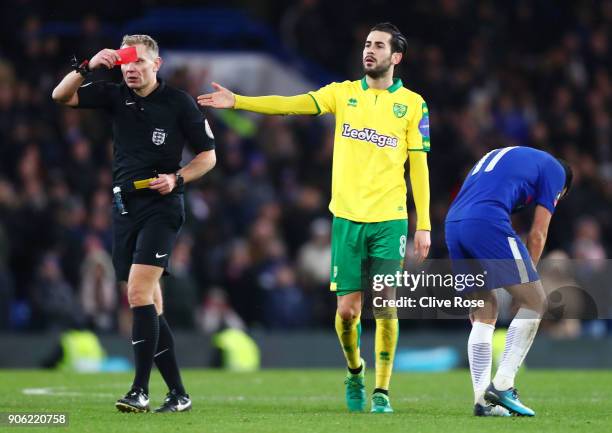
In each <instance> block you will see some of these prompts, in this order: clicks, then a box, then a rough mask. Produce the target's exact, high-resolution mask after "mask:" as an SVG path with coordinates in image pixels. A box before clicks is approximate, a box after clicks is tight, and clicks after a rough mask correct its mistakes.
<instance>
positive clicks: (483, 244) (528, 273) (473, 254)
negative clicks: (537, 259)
mask: <svg viewBox="0 0 612 433" xmlns="http://www.w3.org/2000/svg"><path fill="white" fill-rule="evenodd" d="M446 245H447V247H448V252H449V255H450V259H451V262H452V267H453V272H454V273H455V274H466V275H467V274H482V275H483V276H484V277H482V278H480V281H482V280H484V284H481V285H479V284H474V285H471V286H468V287H465V288H464V289H463V290H461V291H462V292H470V291H475V290H493V289H497V288H500V287H508V286H512V285H516V284H523V283H527V282H533V281H537V280H539V279H540V277H539V276H538V272H537V271H536V270H535V267H534V266H533V261H532V260H531V256H530V255H529V252H528V251H527V247H525V244H523V242H522V241H521V239H520V238H519V237H518V235H517V234H516V233H515V232H514V229H513V228H512V226H511V225H510V223H492V222H489V221H485V220H462V221H447V222H446Z"/></svg>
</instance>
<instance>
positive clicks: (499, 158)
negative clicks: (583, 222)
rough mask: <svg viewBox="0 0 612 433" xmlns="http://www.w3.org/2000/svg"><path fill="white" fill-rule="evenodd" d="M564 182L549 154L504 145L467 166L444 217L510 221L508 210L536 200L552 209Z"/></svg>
mask: <svg viewBox="0 0 612 433" xmlns="http://www.w3.org/2000/svg"><path fill="white" fill-rule="evenodd" d="M564 186H565V170H564V169H563V166H562V165H561V164H560V163H559V161H557V160H556V159H555V158H554V157H553V156H551V155H550V154H548V153H546V152H543V151H541V150H537V149H534V148H531V147H522V146H515V147H504V148H501V149H495V150H492V151H491V152H489V153H487V154H486V155H485V156H483V157H482V159H481V160H480V161H478V163H477V164H476V165H475V166H474V167H473V168H472V169H471V170H470V172H469V173H468V175H467V178H466V179H465V181H464V182H463V186H462V187H461V190H460V191H459V194H458V195H457V197H456V198H455V200H454V201H453V204H452V205H451V208H450V210H449V212H448V215H447V216H446V221H461V220H465V219H485V220H493V221H495V220H498V221H500V222H501V221H506V222H507V221H509V220H510V214H511V213H512V212H513V211H516V210H518V209H520V208H523V207H525V206H529V205H531V204H539V205H542V206H544V207H545V208H546V209H548V210H549V211H550V212H551V213H554V211H555V206H556V205H557V200H559V197H560V195H561V191H562V190H563V187H564Z"/></svg>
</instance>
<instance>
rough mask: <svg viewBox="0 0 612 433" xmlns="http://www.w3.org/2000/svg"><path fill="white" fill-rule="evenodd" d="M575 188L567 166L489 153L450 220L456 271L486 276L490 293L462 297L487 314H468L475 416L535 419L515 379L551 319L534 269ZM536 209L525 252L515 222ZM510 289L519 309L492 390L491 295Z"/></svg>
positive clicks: (481, 290)
mask: <svg viewBox="0 0 612 433" xmlns="http://www.w3.org/2000/svg"><path fill="white" fill-rule="evenodd" d="M571 183H572V171H571V168H570V167H569V165H567V163H565V162H564V161H562V160H558V159H555V158H554V157H553V156H551V155H550V154H548V153H546V152H543V151H541V150H537V149H533V148H530V147H519V146H516V147H505V148H502V149H495V150H492V151H491V152H489V153H487V154H486V155H485V156H484V157H482V159H481V160H480V161H479V162H478V163H477V164H476V165H475V166H474V168H472V170H470V172H469V174H468V175H467V178H466V180H465V181H464V183H463V186H462V187H461V190H460V191H459V194H458V195H457V197H456V198H455V200H454V202H453V203H452V205H451V208H450V210H449V212H448V215H447V216H446V244H447V246H448V250H449V254H450V258H451V260H452V263H453V270H454V272H457V273H476V272H477V273H484V274H485V275H486V278H485V285H484V286H482V287H477V286H473V287H471V288H466V289H464V290H463V292H462V293H464V294H465V295H466V296H468V297H470V298H471V299H476V300H483V301H484V306H483V307H481V308H472V309H471V310H470V320H471V321H472V330H471V332H470V337H469V340H468V358H469V361H470V372H471V374H472V384H473V386H474V415H477V416H509V415H510V414H513V415H521V416H534V415H535V412H534V411H533V410H532V409H530V408H528V407H527V406H525V405H524V404H522V403H521V401H520V400H519V397H518V393H517V391H516V388H515V387H514V378H515V376H516V372H517V371H518V369H519V367H520V365H521V363H522V362H523V360H524V359H525V356H526V355H527V352H528V351H529V348H530V347H531V344H532V342H533V339H534V337H535V334H536V332H537V330H538V326H539V324H540V320H541V317H542V315H543V313H544V311H545V293H544V289H543V288H542V283H541V282H540V277H539V276H538V273H537V271H536V269H535V265H537V263H538V261H539V259H540V256H541V254H542V250H543V249H544V244H545V242H546V236H547V232H548V226H549V224H550V219H551V217H552V214H553V213H554V211H555V206H556V205H557V202H558V201H559V200H560V199H561V198H563V197H565V196H566V195H567V193H568V191H569V188H570V186H571ZM529 205H535V214H534V218H533V223H532V226H531V229H530V231H529V235H528V237H527V245H526V246H525V244H523V242H522V241H521V239H520V238H519V237H518V235H517V234H516V233H515V231H514V230H513V228H512V225H511V222H510V215H511V214H512V213H513V212H516V211H518V210H521V209H523V208H525V207H526V206H529ZM499 287H504V288H505V289H506V290H507V291H508V292H509V293H510V295H512V297H513V298H514V300H515V302H516V304H517V305H518V307H519V309H518V311H517V313H516V316H515V317H514V319H513V320H512V322H511V323H510V327H509V328H508V333H507V336H506V345H505V349H504V354H503V357H502V360H501V363H500V364H499V367H498V369H497V373H496V374H495V377H494V378H493V381H492V382H491V361H492V340H493V331H494V330H495V322H496V320H497V298H496V295H495V292H494V291H493V289H495V288H499Z"/></svg>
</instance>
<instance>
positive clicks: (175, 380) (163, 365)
mask: <svg viewBox="0 0 612 433" xmlns="http://www.w3.org/2000/svg"><path fill="white" fill-rule="evenodd" d="M153 359H154V361H155V365H156V366H157V368H158V369H159V372H160V373H161V375H162V377H163V378H164V381H165V382H166V385H168V388H169V389H170V390H173V389H174V390H176V392H177V393H179V394H181V395H184V394H186V392H185V388H184V387H183V382H182V381H181V373H180V372H179V368H178V364H177V362H176V356H175V354H174V336H173V335H172V331H171V330H170V327H169V326H168V322H166V318H165V317H164V316H163V314H162V315H160V316H159V340H158V342H157V350H156V352H155V355H154V358H153Z"/></svg>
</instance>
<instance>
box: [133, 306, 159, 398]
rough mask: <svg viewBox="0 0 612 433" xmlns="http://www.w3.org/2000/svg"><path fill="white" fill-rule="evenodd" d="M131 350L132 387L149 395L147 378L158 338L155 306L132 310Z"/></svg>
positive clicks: (149, 374)
mask: <svg viewBox="0 0 612 433" xmlns="http://www.w3.org/2000/svg"><path fill="white" fill-rule="evenodd" d="M132 313H133V315H134V319H133V323H132V349H134V363H135V364H136V374H135V375H134V383H133V385H132V387H134V388H142V389H143V390H144V392H145V393H146V394H147V395H148V394H149V377H150V376H151V368H152V367H153V355H154V354H155V353H156V352H155V350H156V348H157V340H158V338H159V321H158V319H157V311H156V310H155V305H154V304H150V305H143V306H141V307H134V308H132Z"/></svg>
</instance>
